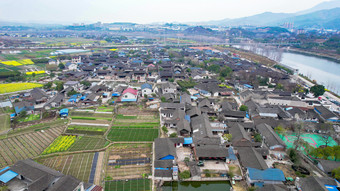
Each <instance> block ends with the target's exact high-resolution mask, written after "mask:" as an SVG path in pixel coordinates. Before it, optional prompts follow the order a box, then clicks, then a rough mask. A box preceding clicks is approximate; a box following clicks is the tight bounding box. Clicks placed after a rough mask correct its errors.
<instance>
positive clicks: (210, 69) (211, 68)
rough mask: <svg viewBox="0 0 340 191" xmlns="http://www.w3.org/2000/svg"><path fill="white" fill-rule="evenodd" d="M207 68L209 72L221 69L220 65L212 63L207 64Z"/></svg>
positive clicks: (216, 71)
mask: <svg viewBox="0 0 340 191" xmlns="http://www.w3.org/2000/svg"><path fill="white" fill-rule="evenodd" d="M207 69H208V71H209V72H214V73H218V72H219V71H220V70H221V67H220V66H219V65H216V64H212V65H210V66H208V68H207Z"/></svg>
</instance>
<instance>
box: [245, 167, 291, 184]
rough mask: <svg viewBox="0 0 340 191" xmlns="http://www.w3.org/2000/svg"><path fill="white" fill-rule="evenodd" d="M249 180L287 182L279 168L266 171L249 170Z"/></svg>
mask: <svg viewBox="0 0 340 191" xmlns="http://www.w3.org/2000/svg"><path fill="white" fill-rule="evenodd" d="M248 172H249V178H250V179H252V180H263V181H285V180H286V178H285V175H284V174H283V172H282V170H280V169H277V168H268V169H266V170H258V169H256V168H248Z"/></svg>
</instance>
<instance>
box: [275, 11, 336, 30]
mask: <svg viewBox="0 0 340 191" xmlns="http://www.w3.org/2000/svg"><path fill="white" fill-rule="evenodd" d="M285 22H292V23H294V26H295V27H298V28H327V29H338V30H339V29H340V8H334V9H329V10H322V11H316V12H313V13H309V14H305V15H299V16H294V17H289V18H285V19H281V20H278V21H275V22H272V23H268V25H274V26H275V25H276V26H277V25H280V24H283V23H285Z"/></svg>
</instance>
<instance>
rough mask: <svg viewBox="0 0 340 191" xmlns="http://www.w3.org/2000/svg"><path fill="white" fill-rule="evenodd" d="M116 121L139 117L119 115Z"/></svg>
mask: <svg viewBox="0 0 340 191" xmlns="http://www.w3.org/2000/svg"><path fill="white" fill-rule="evenodd" d="M116 119H137V116H135V115H122V114H118V115H117V116H116Z"/></svg>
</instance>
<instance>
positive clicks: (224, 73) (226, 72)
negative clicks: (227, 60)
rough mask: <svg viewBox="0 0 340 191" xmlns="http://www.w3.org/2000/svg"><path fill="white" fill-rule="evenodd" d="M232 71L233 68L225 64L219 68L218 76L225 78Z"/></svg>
mask: <svg viewBox="0 0 340 191" xmlns="http://www.w3.org/2000/svg"><path fill="white" fill-rule="evenodd" d="M232 72H233V70H232V69H231V68H230V67H228V66H226V67H224V68H223V69H222V70H221V72H220V76H221V77H224V78H225V77H228V76H230V75H231V73H232Z"/></svg>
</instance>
